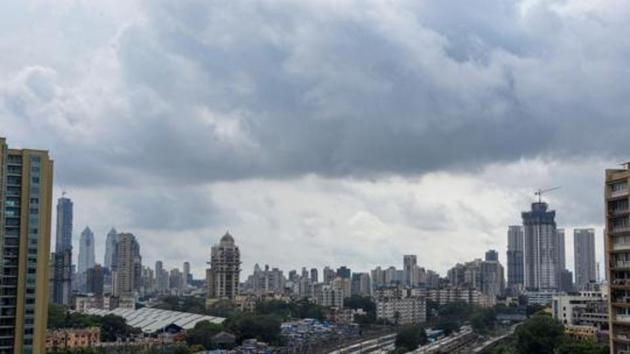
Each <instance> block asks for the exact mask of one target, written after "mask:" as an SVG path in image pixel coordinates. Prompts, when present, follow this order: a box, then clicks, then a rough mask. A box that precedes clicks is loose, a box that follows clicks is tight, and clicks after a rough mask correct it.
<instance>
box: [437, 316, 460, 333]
mask: <svg viewBox="0 0 630 354" xmlns="http://www.w3.org/2000/svg"><path fill="white" fill-rule="evenodd" d="M434 327H435V329H441V330H442V331H444V334H445V335H447V336H448V335H450V334H451V333H453V332H455V331H458V330H459V327H460V326H459V323H458V322H455V321H449V320H441V321H439V322H438V323H436V324H435V326H434Z"/></svg>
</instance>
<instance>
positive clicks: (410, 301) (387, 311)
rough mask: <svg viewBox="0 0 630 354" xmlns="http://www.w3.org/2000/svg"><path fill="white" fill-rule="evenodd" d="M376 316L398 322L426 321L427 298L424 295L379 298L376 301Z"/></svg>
mask: <svg viewBox="0 0 630 354" xmlns="http://www.w3.org/2000/svg"><path fill="white" fill-rule="evenodd" d="M376 317H377V318H379V319H385V320H388V321H390V322H392V323H396V324H412V323H423V322H426V320H427V306H426V300H425V298H424V297H406V298H381V299H378V300H377V301H376Z"/></svg>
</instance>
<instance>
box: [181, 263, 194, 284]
mask: <svg viewBox="0 0 630 354" xmlns="http://www.w3.org/2000/svg"><path fill="white" fill-rule="evenodd" d="M183 277H184V279H183V284H182V285H183V287H184V288H186V287H187V286H188V285H189V284H190V281H191V280H192V279H191V274H190V263H189V262H184V274H183Z"/></svg>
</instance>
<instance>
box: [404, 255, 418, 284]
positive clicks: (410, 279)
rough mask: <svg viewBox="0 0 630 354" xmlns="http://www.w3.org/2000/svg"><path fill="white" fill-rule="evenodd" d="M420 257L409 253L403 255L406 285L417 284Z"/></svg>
mask: <svg viewBox="0 0 630 354" xmlns="http://www.w3.org/2000/svg"><path fill="white" fill-rule="evenodd" d="M417 268H418V258H417V257H416V255H413V254H409V255H405V256H403V272H404V277H405V285H407V286H415V285H418V284H417V283H416V280H417V278H418V277H417V270H418V269H417Z"/></svg>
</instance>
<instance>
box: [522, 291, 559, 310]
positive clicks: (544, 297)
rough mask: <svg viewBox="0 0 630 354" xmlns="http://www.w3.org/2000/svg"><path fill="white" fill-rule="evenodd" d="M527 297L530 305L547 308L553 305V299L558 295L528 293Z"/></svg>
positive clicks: (553, 293) (536, 292)
mask: <svg viewBox="0 0 630 354" xmlns="http://www.w3.org/2000/svg"><path fill="white" fill-rule="evenodd" d="M526 295H527V304H528V305H541V306H547V305H549V304H551V302H552V301H553V297H554V296H556V295H558V293H557V292H555V291H528V292H527V294H526Z"/></svg>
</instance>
